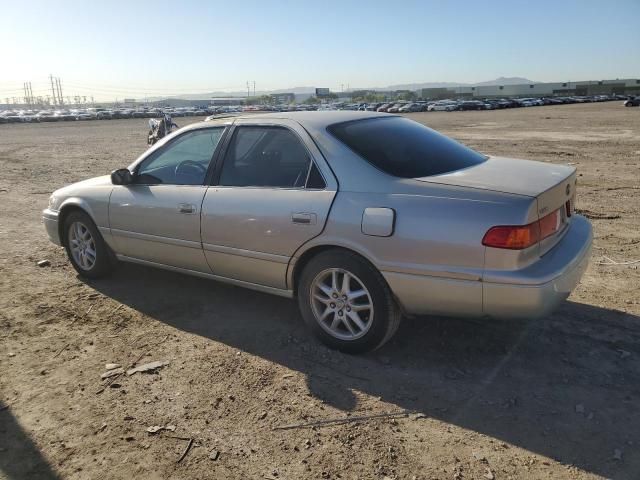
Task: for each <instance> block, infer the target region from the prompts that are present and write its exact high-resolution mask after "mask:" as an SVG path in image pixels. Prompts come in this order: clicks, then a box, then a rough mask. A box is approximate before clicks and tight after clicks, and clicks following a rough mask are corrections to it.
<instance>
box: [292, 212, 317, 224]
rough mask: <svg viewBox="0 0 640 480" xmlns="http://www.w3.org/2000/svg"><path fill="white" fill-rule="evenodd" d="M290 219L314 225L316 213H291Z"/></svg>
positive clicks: (294, 221)
mask: <svg viewBox="0 0 640 480" xmlns="http://www.w3.org/2000/svg"><path fill="white" fill-rule="evenodd" d="M291 221H292V222H293V223H299V224H301V225H315V224H316V214H315V213H306V212H299V213H292V214H291Z"/></svg>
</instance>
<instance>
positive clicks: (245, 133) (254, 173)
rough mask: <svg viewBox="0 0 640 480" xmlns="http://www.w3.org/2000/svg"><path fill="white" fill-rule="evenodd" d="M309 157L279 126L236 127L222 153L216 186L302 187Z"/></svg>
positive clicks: (297, 139) (297, 142) (307, 171)
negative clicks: (223, 153) (218, 182)
mask: <svg viewBox="0 0 640 480" xmlns="http://www.w3.org/2000/svg"><path fill="white" fill-rule="evenodd" d="M310 165H311V158H310V157H309V154H308V152H307V150H306V148H305V147H304V146H303V145H302V143H301V142H300V139H299V138H298V137H297V136H296V135H295V134H294V133H293V132H291V131H290V130H289V129H286V128H283V127H257V126H256V127H251V126H241V127H238V128H237V129H236V131H235V133H234V135H233V138H232V139H231V142H230V144H229V148H228V150H227V154H226V156H225V160H224V164H223V166H222V172H221V174H220V185H225V186H234V187H278V188H304V187H305V183H306V182H307V177H308V175H309V168H310Z"/></svg>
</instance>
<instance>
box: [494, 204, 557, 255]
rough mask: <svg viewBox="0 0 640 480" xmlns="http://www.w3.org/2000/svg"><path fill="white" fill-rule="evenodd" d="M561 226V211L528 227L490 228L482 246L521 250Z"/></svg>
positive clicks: (551, 233) (554, 231)
mask: <svg viewBox="0 0 640 480" xmlns="http://www.w3.org/2000/svg"><path fill="white" fill-rule="evenodd" d="M561 226H562V214H561V209H558V210H556V211H555V212H552V213H550V214H549V215H546V216H544V217H542V218H541V219H540V220H538V221H537V222H533V223H530V224H529V225H514V226H499V227H492V228H490V229H489V231H488V232H487V233H485V235H484V238H483V239H482V244H483V245H484V246H486V247H493V248H508V249H511V250H522V249H525V248H529V247H530V246H532V245H535V244H536V243H538V242H539V241H540V240H544V239H545V238H547V237H548V236H550V235H553V234H554V233H556V232H557V231H558V230H560V228H561Z"/></svg>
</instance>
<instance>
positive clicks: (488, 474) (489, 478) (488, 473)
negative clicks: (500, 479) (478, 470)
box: [484, 468, 496, 480]
mask: <svg viewBox="0 0 640 480" xmlns="http://www.w3.org/2000/svg"><path fill="white" fill-rule="evenodd" d="M485 470H486V473H485V474H484V478H486V479H487V480H494V479H495V478H496V476H495V475H494V474H493V472H492V471H491V469H490V468H487V469H485Z"/></svg>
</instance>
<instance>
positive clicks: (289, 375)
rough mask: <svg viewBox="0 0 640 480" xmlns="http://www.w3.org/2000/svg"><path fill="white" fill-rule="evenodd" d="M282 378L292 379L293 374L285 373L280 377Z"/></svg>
mask: <svg viewBox="0 0 640 480" xmlns="http://www.w3.org/2000/svg"><path fill="white" fill-rule="evenodd" d="M282 378H293V373H286V374H284V375H283V376H282Z"/></svg>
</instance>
